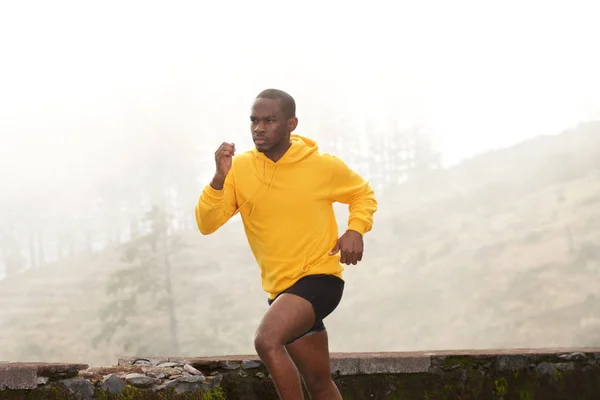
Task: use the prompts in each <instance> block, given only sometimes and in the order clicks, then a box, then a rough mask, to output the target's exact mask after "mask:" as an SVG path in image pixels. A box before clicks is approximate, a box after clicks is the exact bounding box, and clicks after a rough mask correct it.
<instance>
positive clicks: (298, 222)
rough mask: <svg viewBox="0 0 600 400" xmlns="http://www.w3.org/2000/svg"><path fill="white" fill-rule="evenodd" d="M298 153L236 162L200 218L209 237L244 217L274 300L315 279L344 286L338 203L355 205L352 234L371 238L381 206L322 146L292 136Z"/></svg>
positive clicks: (200, 208) (208, 193)
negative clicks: (302, 281)
mask: <svg viewBox="0 0 600 400" xmlns="http://www.w3.org/2000/svg"><path fill="white" fill-rule="evenodd" d="M291 143H292V144H291V146H290V148H289V149H288V151H287V152H286V153H285V154H284V155H283V157H281V159H279V160H278V161H277V162H273V161H271V160H270V159H269V158H267V157H266V156H265V155H264V154H263V153H260V152H259V151H257V150H256V149H253V150H249V151H247V152H245V153H242V154H239V155H237V156H235V157H234V158H233V162H232V167H231V170H230V171H229V173H228V174H227V178H226V179H225V185H224V186H223V189H222V190H215V189H214V188H213V187H212V186H210V185H207V186H206V187H204V190H203V191H202V194H201V195H200V199H199V200H198V204H197V205H196V209H195V214H196V222H197V224H198V229H199V230H200V232H201V233H202V234H204V235H208V234H211V233H213V232H215V231H216V230H217V229H219V227H221V226H222V225H223V224H224V223H225V222H227V221H228V220H229V219H230V218H231V217H232V216H233V215H235V214H237V213H238V212H240V213H241V217H242V221H243V224H244V229H245V231H246V236H247V238H248V243H249V245H250V248H251V250H252V252H253V254H254V257H255V258H256V261H257V262H258V265H259V268H260V271H261V279H262V287H263V290H264V291H265V292H267V293H268V294H269V298H271V299H273V298H275V297H276V296H277V295H278V294H279V293H281V292H282V291H284V290H285V289H287V288H288V287H290V286H291V285H293V284H294V283H295V282H296V281H297V280H299V279H300V278H302V277H303V276H306V275H312V274H333V275H336V276H338V277H340V278H342V271H343V269H344V268H343V266H342V264H341V263H340V253H337V254H336V255H334V256H330V255H329V253H330V252H331V250H332V249H333V248H334V246H335V243H336V241H337V239H338V227H337V223H336V219H335V215H334V212H333V203H334V202H340V203H344V204H348V205H349V211H350V215H349V218H348V229H352V230H355V231H357V232H359V233H361V234H364V233H366V232H368V231H370V230H371V227H372V225H373V214H374V213H375V211H376V210H377V202H376V200H375V196H374V193H373V189H372V188H371V187H370V185H369V184H368V182H367V181H365V180H364V179H363V178H361V177H360V176H359V175H358V174H357V173H355V172H354V171H352V170H351V169H350V168H349V167H348V166H347V165H346V164H345V163H344V162H343V161H342V160H340V159H339V158H337V157H335V156H331V155H328V154H324V153H320V152H319V151H318V146H317V144H316V143H315V142H314V141H312V140H310V139H307V138H305V137H302V136H299V135H291Z"/></svg>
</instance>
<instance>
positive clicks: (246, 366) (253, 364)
mask: <svg viewBox="0 0 600 400" xmlns="http://www.w3.org/2000/svg"><path fill="white" fill-rule="evenodd" d="M260 366H261V364H260V363H259V362H256V361H251V360H244V361H242V368H243V369H253V368H259V367H260Z"/></svg>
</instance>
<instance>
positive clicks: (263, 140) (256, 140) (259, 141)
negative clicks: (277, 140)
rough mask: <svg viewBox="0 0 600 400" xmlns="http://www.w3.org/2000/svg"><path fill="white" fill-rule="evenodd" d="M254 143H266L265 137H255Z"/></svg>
mask: <svg viewBox="0 0 600 400" xmlns="http://www.w3.org/2000/svg"><path fill="white" fill-rule="evenodd" d="M254 143H255V144H264V143H265V139H262V138H256V139H254Z"/></svg>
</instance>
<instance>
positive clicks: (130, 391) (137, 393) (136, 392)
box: [118, 385, 144, 400]
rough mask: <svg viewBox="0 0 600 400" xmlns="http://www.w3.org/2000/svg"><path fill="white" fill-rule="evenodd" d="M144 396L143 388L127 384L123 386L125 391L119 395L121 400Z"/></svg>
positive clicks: (133, 399)
mask: <svg viewBox="0 0 600 400" xmlns="http://www.w3.org/2000/svg"><path fill="white" fill-rule="evenodd" d="M143 397H144V393H143V391H142V390H141V389H138V388H136V387H135V386H131V385H127V386H125V387H124V388H123V391H122V392H121V394H120V395H119V397H118V399H119V400H137V399H142V398H143Z"/></svg>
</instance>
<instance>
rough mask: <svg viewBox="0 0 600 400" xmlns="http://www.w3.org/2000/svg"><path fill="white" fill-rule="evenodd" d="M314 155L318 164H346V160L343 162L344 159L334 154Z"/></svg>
mask: <svg viewBox="0 0 600 400" xmlns="http://www.w3.org/2000/svg"><path fill="white" fill-rule="evenodd" d="M312 155H313V159H314V160H315V161H317V162H322V163H326V164H338V163H340V162H341V163H344V160H342V158H340V157H339V156H336V155H335V154H332V153H328V152H321V151H316V152H314V153H313V154H312Z"/></svg>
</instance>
